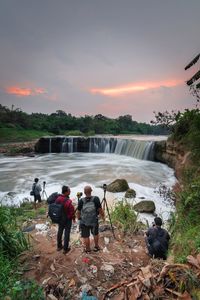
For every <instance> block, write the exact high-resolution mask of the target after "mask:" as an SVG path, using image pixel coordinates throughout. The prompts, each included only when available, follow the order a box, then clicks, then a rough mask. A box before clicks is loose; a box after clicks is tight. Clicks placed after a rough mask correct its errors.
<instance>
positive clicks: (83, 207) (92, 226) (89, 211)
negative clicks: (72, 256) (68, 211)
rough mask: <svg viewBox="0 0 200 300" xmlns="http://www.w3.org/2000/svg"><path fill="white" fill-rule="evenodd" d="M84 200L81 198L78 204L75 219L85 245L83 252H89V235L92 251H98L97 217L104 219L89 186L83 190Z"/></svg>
mask: <svg viewBox="0 0 200 300" xmlns="http://www.w3.org/2000/svg"><path fill="white" fill-rule="evenodd" d="M84 193H85V196H86V197H85V198H81V199H80V200H79V203H78V211H77V218H78V220H80V229H81V236H82V238H83V240H84V244H85V252H86V253H88V252H91V248H90V233H92V235H93V236H94V244H95V247H94V251H99V250H100V247H99V224H98V215H99V214H100V215H101V216H102V218H103V219H104V212H103V210H102V207H101V203H100V199H99V197H97V196H92V195H91V194H92V188H91V186H89V185H88V186H85V188H84Z"/></svg>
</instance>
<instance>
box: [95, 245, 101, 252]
mask: <svg viewBox="0 0 200 300" xmlns="http://www.w3.org/2000/svg"><path fill="white" fill-rule="evenodd" d="M93 250H94V252H98V251H100V250H101V248H100V247H99V246H97V247H94V249H93Z"/></svg>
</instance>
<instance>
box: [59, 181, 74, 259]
mask: <svg viewBox="0 0 200 300" xmlns="http://www.w3.org/2000/svg"><path fill="white" fill-rule="evenodd" d="M70 192H71V191H70V188H69V187H68V186H65V185H64V186H63V187H62V194H61V195H59V196H58V197H57V198H56V200H55V204H60V205H62V206H63V214H62V216H61V217H60V221H59V223H58V233H57V250H58V251H60V250H62V249H63V253H64V254H66V253H68V252H69V251H70V250H71V249H70V247H69V240H70V231H71V226H72V220H74V221H75V214H74V212H75V210H74V206H73V205H72V200H71V199H69V195H70ZM63 231H64V245H62V236H63Z"/></svg>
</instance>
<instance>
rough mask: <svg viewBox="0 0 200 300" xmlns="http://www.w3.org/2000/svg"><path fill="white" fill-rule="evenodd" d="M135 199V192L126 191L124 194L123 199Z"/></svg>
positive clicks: (131, 190)
mask: <svg viewBox="0 0 200 300" xmlns="http://www.w3.org/2000/svg"><path fill="white" fill-rule="evenodd" d="M135 197H136V191H135V190H133V189H128V190H127V191H126V193H125V198H135Z"/></svg>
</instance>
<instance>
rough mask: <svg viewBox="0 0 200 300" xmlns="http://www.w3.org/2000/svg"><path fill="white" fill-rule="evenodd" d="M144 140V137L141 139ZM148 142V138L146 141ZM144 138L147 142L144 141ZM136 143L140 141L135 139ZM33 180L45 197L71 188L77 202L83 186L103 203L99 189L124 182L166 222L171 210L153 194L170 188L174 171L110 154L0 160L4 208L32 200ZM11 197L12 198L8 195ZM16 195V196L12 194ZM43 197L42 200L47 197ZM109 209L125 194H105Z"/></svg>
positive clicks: (76, 154) (0, 191)
mask: <svg viewBox="0 0 200 300" xmlns="http://www.w3.org/2000/svg"><path fill="white" fill-rule="evenodd" d="M143 138H144V136H143ZM147 138H149V137H147ZM147 138H146V139H147ZM138 140H139V138H138ZM35 177H38V178H39V179H40V183H41V185H42V183H43V182H44V181H45V182H46V185H45V190H44V191H45V193H46V194H47V195H50V194H51V193H52V192H55V191H58V192H60V191H61V187H62V185H69V186H70V187H71V198H73V199H75V200H76V194H77V192H83V188H84V186H85V185H88V184H89V185H91V186H92V188H93V194H96V195H98V196H99V197H100V199H102V197H103V190H102V188H101V186H102V185H103V184H104V183H106V184H109V183H110V182H112V181H113V180H115V179H116V178H125V179H126V180H127V181H128V183H129V186H130V187H131V188H133V189H135V191H136V194H137V195H136V199H135V200H131V201H132V202H136V203H137V202H138V201H141V199H142V198H145V199H147V200H153V201H154V202H155V205H156V213H157V214H158V215H159V216H161V217H163V219H165V220H166V219H167V218H168V215H169V212H170V211H171V210H172V209H173V208H172V207H171V206H170V204H169V203H166V202H165V201H164V199H162V197H160V195H159V194H158V193H156V192H155V190H156V189H157V188H158V187H159V185H160V184H165V185H166V186H168V187H172V186H173V185H174V184H175V182H176V179H175V176H174V171H173V170H172V169H171V168H169V167H168V166H166V165H164V164H161V163H157V162H152V161H147V160H141V159H136V158H133V157H129V156H124V155H117V154H111V153H49V154H38V155H36V156H35V157H25V156H21V157H20V156H19V157H6V156H0V201H1V202H2V204H3V205H16V206H18V205H19V204H20V203H21V202H22V201H24V199H26V201H28V200H30V201H31V200H32V199H31V196H30V194H29V193H30V190H31V186H32V183H33V180H34V178H35ZM9 192H13V193H11V196H8V195H7V194H8V193H9ZM15 193H16V194H15ZM45 193H44V198H46V195H45ZM106 197H107V200H108V202H109V203H110V204H111V205H112V203H114V202H115V201H118V200H119V199H122V198H123V197H124V193H117V194H113V193H109V192H107V193H106ZM145 218H147V219H148V220H150V221H151V220H153V216H151V215H147V214H141V219H145Z"/></svg>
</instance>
